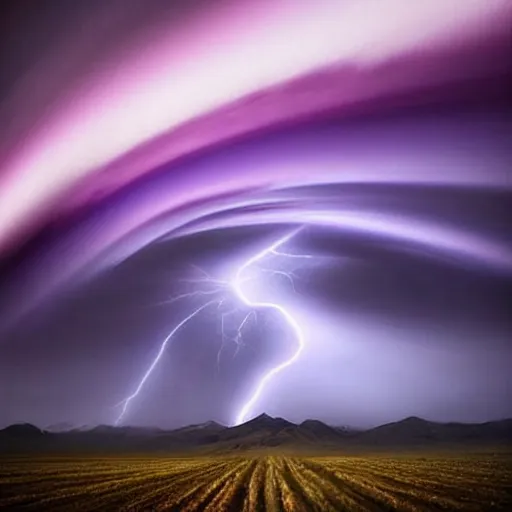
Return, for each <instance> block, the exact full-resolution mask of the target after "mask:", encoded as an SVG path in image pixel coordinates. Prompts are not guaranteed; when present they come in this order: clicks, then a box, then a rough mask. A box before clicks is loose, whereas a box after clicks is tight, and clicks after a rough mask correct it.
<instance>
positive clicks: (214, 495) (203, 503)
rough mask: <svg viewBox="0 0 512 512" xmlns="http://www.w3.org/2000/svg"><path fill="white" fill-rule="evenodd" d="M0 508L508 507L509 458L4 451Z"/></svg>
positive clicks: (511, 491)
mask: <svg viewBox="0 0 512 512" xmlns="http://www.w3.org/2000/svg"><path fill="white" fill-rule="evenodd" d="M0 510H51V511H67V510H76V511H87V510H101V511H109V510H120V511H136V510H141V511H142V510H155V511H158V510H176V511H193V510H203V511H211V512H220V511H257V510H269V511H279V510H284V511H294V512H295V511H299V512H300V511H310V510H311V511H325V512H328V511H340V510H405V511H407V510H410V511H413V510H454V511H455V510H468V511H471V510H474V511H479V510H512V458H511V457H510V455H507V454H500V453H499V452H498V453H495V454H492V453H489V454H480V455H474V456H461V455H444V456H440V455H438V456H436V455H427V456H421V455H418V454H416V455H414V454H412V455H408V456H405V455H402V456H385V455H379V456H346V457H295V456H277V455H260V456H256V455H255V456H246V457H233V456H229V457H228V456H225V457H195V458H185V457H181V458H176V457H172V458H171V457H163V456H161V457H154V456H153V457H142V456H141V457H128V456H126V457H121V456H117V457H103V458H93V457H83V458H77V457H73V458H71V457H68V458H65V457H54V458H50V457H44V458H43V457H38V458H28V457H26V458H21V457H17V458H10V459H5V458H4V459H0Z"/></svg>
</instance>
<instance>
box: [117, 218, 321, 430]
mask: <svg viewBox="0 0 512 512" xmlns="http://www.w3.org/2000/svg"><path fill="white" fill-rule="evenodd" d="M301 229H302V226H301V227H300V228H298V229H295V230H293V231H292V232H291V233H288V234H287V235H285V236H283V237H282V238H280V239H279V240H277V241H275V242H274V243H272V244H271V245H270V246H268V247H266V248H265V249H263V250H262V251H260V252H258V253H257V254H255V255H254V256H252V257H251V258H249V259H247V260H246V261H245V262H244V263H242V264H241V265H240V266H239V267H238V270H237V272H236V273H235V277H234V279H233V280H231V281H226V280H221V279H215V278H213V277H212V276H210V275H209V274H208V273H207V272H205V271H204V270H203V269H201V268H199V267H196V266H195V265H194V266H193V267H194V268H195V269H196V270H197V271H198V272H199V273H200V275H201V277H199V278H196V279H184V280H183V281H185V282H187V283H193V284H197V283H202V284H208V285H213V288H212V289H207V290H194V291H192V292H188V293H182V294H180V295H177V296H175V297H173V298H170V299H168V300H166V301H164V302H162V303H159V304H171V303H173V302H176V301H178V300H182V299H185V298H190V299H191V298H194V297H198V296H208V295H220V293H221V292H225V296H222V297H218V298H215V299H212V300H210V301H208V302H206V303H205V304H203V305H201V306H199V307H198V308H196V309H195V310H194V311H193V312H192V313H190V314H189V315H188V316H186V317H185V318H183V320H181V321H180V322H179V323H178V324H177V325H176V326H175V327H174V329H173V330H172V331H171V332H170V333H169V334H168V335H167V336H166V338H165V339H164V340H163V342H162V343H161V345H160V349H159V351H158V353H157V355H156V357H155V358H154V360H153V362H152V363H151V365H150V366H149V368H148V369H147V370H146V372H145V373H144V375H143V377H142V379H141V380H140V381H139V384H138V385H137V387H136V389H135V391H134V392H133V393H132V394H131V395H129V396H128V397H127V398H125V399H124V400H123V401H121V402H120V403H119V404H118V406H122V409H121V412H120V414H119V416H118V418H117V420H116V421H115V425H119V424H120V423H121V422H122V421H123V419H124V417H125V416H126V413H127V411H128V408H129V406H130V403H131V402H132V400H134V399H135V398H136V397H137V396H138V395H139V394H140V392H141V391H142V389H143V387H144V385H145V383H146V381H147V380H148V379H149V377H150V376H151V373H152V372H153V370H154V369H155V367H156V366H157V364H158V362H159V361H160V359H161V357H162V355H163V354H164V352H165V350H166V348H167V345H168V344H169V342H170V341H171V340H172V339H173V337H174V336H175V335H176V334H177V333H178V331H179V330H180V329H181V328H183V327H184V326H185V325H186V324H187V323H188V322H189V321H191V320H192V319H194V318H195V317H196V316H197V315H198V314H199V313H201V312H202V311H203V310H204V309H206V308H207V307H208V306H210V305H213V304H217V309H218V310H220V308H221V306H222V305H223V304H224V303H225V302H226V301H228V299H229V296H230V295H229V294H231V297H232V295H233V292H234V294H235V297H236V298H237V299H238V301H240V302H241V303H242V304H243V305H244V307H245V308H248V309H249V312H246V314H245V316H244V318H243V320H242V321H241V323H240V324H239V326H238V328H237V329H236V334H235V336H234V337H233V339H232V341H233V342H234V343H235V344H236V345H237V347H236V350H235V353H234V356H233V357H236V355H237V354H238V351H239V350H240V347H241V346H242V345H243V331H244V329H246V326H247V325H248V322H249V320H250V319H251V317H253V318H254V319H255V320H256V318H257V317H256V311H257V310H258V309H272V310H274V311H277V312H279V314H280V315H281V316H282V317H283V318H284V319H285V320H286V322H287V323H288V325H289V326H290V327H291V328H292V330H293V331H294V333H295V336H296V339H297V349H296V350H295V352H294V354H293V355H292V356H291V357H290V358H289V359H287V360H286V361H284V362H283V363H281V364H279V365H278V366H275V367H273V368H271V369H270V370H268V371H267V372H266V373H265V374H264V375H263V377H262V378H261V379H260V381H259V383H258V385H257V386H256V389H255V390H254V391H253V393H252V395H251V396H250V397H249V399H248V400H247V401H246V402H245V404H244V405H243V407H242V408H241V410H240V412H239V413H238V415H237V417H236V421H235V424H236V425H238V424H240V423H243V422H244V421H245V420H246V418H247V416H248V415H249V414H250V411H251V409H252V408H253V406H254V405H255V403H256V402H257V400H258V399H259V398H260V396H261V394H262V393H263V390H264V388H265V386H266V385H267V383H268V382H269V381H270V379H272V377H274V376H275V375H277V374H278V373H279V372H281V371H282V370H284V369H285V368H286V367H288V366H290V365H291V364H293V363H294V362H295V361H296V360H297V358H298V357H299V355H300V353H301V352H302V350H303V348H304V336H303V333H302V330H301V328H300V326H299V324H298V322H297V321H296V320H295V318H294V317H293V315H292V314H291V313H290V312H289V311H288V310H287V309H286V308H285V307H283V306H281V305H280V304H276V303H273V302H260V301H255V300H252V299H251V298H250V297H249V296H248V295H247V293H246V292H245V291H244V289H243V285H244V283H247V282H248V281H250V280H253V279H257V278H256V277H254V276H247V272H248V271H249V269H250V268H251V267H253V266H256V267H257V269H258V271H259V272H268V273H271V274H272V275H279V276H283V277H285V278H287V279H288V280H289V281H290V283H291V285H292V287H293V290H294V291H295V284H294V280H293V275H294V274H293V272H285V271H283V270H275V269H267V268H261V267H260V265H259V264H260V263H261V262H262V260H264V259H265V258H266V257H268V256H269V255H272V256H276V257H286V258H306V259H307V258H312V257H313V256H312V255H309V254H308V255H302V254H289V253H286V252H282V251H279V250H278V249H279V248H280V247H281V246H282V245H284V244H285V243H286V242H287V241H288V240H290V239H291V238H292V237H293V236H295V235H296V234H297V233H298V232H299V231H300V230H301ZM240 309H241V308H240V307H236V308H234V309H231V310H230V311H228V312H223V313H222V314H221V315H220V321H221V336H222V340H221V346H220V348H219V351H218V353H217V370H219V368H220V359H221V354H222V351H223V349H224V345H225V340H226V339H227V338H228V336H227V335H226V331H225V319H226V317H227V316H229V315H231V314H234V313H236V312H237V311H240Z"/></svg>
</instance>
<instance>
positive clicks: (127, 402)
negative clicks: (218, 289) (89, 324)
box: [115, 300, 218, 425]
mask: <svg viewBox="0 0 512 512" xmlns="http://www.w3.org/2000/svg"><path fill="white" fill-rule="evenodd" d="M217 302H218V301H217V300H211V301H209V302H207V303H206V304H203V305H202V306H200V307H198V308H197V309H196V310H194V311H193V312H192V313H190V315H188V316H186V317H185V318H184V319H183V320H182V321H181V322H180V323H179V324H178V325H176V327H175V328H174V329H173V330H172V331H171V332H170V333H169V334H168V335H167V337H166V338H165V339H164V341H163V342H162V345H161V346H160V350H159V351H158V354H157V355H156V357H155V359H154V360H153V362H152V363H151V365H150V366H149V368H148V369H147V371H146V373H145V374H144V376H143V377H142V379H141V381H140V382H139V385H138V386H137V388H136V389H135V391H134V392H133V393H132V394H131V395H130V396H128V397H127V398H125V399H124V400H123V401H122V402H121V404H122V406H123V407H122V409H121V413H120V414H119V416H118V418H117V420H116V422H115V424H116V425H119V424H120V423H121V422H122V421H123V418H124V416H125V414H126V411H127V410H128V406H129V405H130V402H131V401H132V400H133V399H134V398H135V397H136V396H137V395H138V394H139V393H140V392H141V390H142V388H143V387H144V384H145V383H146V381H147V380H148V378H149V376H150V375H151V373H152V372H153V370H154V369H155V366H156V365H157V364H158V362H159V361H160V358H161V357H162V355H163V353H164V352H165V348H166V347H167V344H168V343H169V341H171V339H172V338H173V336H174V335H175V334H176V333H177V332H178V331H179V330H180V329H181V328H182V327H183V326H184V325H185V324H186V323H187V322H189V321H190V320H192V318H194V317H195V316H196V315H197V314H199V313H200V312H201V311H202V310H203V309H205V308H207V307H208V306H210V305H211V304H215V303H217ZM121 404H119V405H121Z"/></svg>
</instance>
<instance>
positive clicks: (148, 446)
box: [0, 414, 512, 452]
mask: <svg viewBox="0 0 512 512" xmlns="http://www.w3.org/2000/svg"><path fill="white" fill-rule="evenodd" d="M479 443H480V444H485V445H491V444H493V443H494V444H507V445H508V444H511V443H512V419H504V420H498V421H488V422H484V423H457V422H448V423H441V422H433V421H428V420H425V419H423V418H418V417H415V416H410V417H408V418H404V419H402V420H400V421H395V422H390V423H386V424H384V425H379V426H377V427H374V428H371V429H367V430H349V429H345V428H337V427H333V426H330V425H327V424H326V423H324V422H322V421H320V420H315V419H308V420H305V421H303V422H301V423H300V424H296V423H292V422H290V421H288V420H286V419H284V418H279V417H277V418H274V417H271V416H269V415H268V414H261V415H259V416H257V417H255V418H252V419H251V420H249V421H247V422H245V423H242V424H240V425H237V426H233V427H227V426H224V425H221V424H220V423H217V422H214V421H208V422H205V423H200V424H195V425H188V426H185V427H180V428H177V429H173V430H165V429H160V428H155V427H134V426H121V427H119V426H111V425H97V426H96V427H93V428H91V429H89V430H80V429H71V430H68V431H57V432H55V431H49V430H43V429H40V428H38V427H37V426H35V425H31V424H29V423H21V424H14V425H9V426H8V427H6V428H4V429H2V430H0V452H16V451H23V452H25V451H36V452H37V451H43V452H52V451H55V452H60V451H77V450H78V451H80V450H81V451H86V452H90V451H93V452H94V451H157V452H176V451H187V450H194V449H206V450H210V451H212V450H213V451H216V450H218V451H246V450H254V449H275V448H278V447H281V448H285V447H300V448H305V449H306V448H310V449H315V448H325V449H334V450H343V449H345V448H350V447H353V446H355V447H364V446H367V447H373V448H375V447H411V446H439V445H447V444H472V445H475V444H479Z"/></svg>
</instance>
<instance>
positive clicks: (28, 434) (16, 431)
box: [0, 423, 44, 439]
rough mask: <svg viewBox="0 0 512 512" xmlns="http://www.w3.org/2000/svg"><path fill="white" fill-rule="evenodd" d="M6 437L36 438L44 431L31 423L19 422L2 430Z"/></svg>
mask: <svg viewBox="0 0 512 512" xmlns="http://www.w3.org/2000/svg"><path fill="white" fill-rule="evenodd" d="M0 432H1V434H2V435H3V436H5V437H8V438H9V437H10V438H19V439H34V438H39V437H41V436H43V435H44V431H43V430H41V429H40V428H37V427H36V426H35V425H31V424H30V423H17V424H15V425H10V426H8V427H7V428H4V429H3V430H1V431H0Z"/></svg>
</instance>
